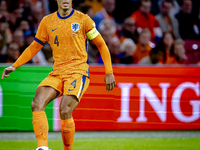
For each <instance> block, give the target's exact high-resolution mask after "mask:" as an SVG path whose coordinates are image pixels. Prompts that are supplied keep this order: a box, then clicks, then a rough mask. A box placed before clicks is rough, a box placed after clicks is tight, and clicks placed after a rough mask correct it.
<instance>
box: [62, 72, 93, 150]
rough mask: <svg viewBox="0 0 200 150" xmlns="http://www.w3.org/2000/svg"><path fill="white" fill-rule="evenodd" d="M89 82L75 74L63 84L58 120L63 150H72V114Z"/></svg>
mask: <svg viewBox="0 0 200 150" xmlns="http://www.w3.org/2000/svg"><path fill="white" fill-rule="evenodd" d="M89 81H90V80H89V78H88V77H86V76H83V75H80V74H76V75H73V77H70V78H68V80H67V81H65V82H64V94H63V95H64V96H63V98H62V100H61V103H60V118H61V124H62V138H63V144H64V150H72V145H73V139H74V132H75V124H74V120H73V117H72V112H73V111H74V109H75V108H76V106H77V105H78V103H79V101H80V99H81V97H82V95H83V93H84V92H85V91H86V89H87V88H88V86H89Z"/></svg>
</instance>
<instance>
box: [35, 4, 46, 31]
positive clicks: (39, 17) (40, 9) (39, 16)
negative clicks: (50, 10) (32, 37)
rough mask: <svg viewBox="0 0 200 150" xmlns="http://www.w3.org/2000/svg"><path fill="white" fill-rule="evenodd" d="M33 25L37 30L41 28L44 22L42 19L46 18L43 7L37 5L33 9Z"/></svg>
mask: <svg viewBox="0 0 200 150" xmlns="http://www.w3.org/2000/svg"><path fill="white" fill-rule="evenodd" d="M32 9H33V10H32V17H33V20H32V23H33V25H34V28H35V29H37V28H38V26H39V23H40V21H41V20H42V18H43V17H44V16H45V11H44V9H43V7H42V5H35V6H34V7H32Z"/></svg>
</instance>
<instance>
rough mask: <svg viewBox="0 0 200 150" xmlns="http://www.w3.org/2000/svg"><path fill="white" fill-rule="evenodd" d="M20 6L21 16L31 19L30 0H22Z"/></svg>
mask: <svg viewBox="0 0 200 150" xmlns="http://www.w3.org/2000/svg"><path fill="white" fill-rule="evenodd" d="M22 8H23V13H22V16H23V18H26V19H28V20H31V19H32V15H31V9H32V8H31V0H23V4H22Z"/></svg>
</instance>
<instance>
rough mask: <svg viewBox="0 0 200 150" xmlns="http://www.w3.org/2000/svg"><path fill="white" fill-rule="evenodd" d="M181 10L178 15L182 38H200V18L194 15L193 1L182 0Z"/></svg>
mask: <svg viewBox="0 0 200 150" xmlns="http://www.w3.org/2000/svg"><path fill="white" fill-rule="evenodd" d="M180 5H181V11H180V12H179V14H177V15H176V18H177V19H178V22H179V32H180V35H181V38H182V39H197V40H199V39H200V23H199V19H197V18H194V17H193V15H192V1H191V0H182V2H180Z"/></svg>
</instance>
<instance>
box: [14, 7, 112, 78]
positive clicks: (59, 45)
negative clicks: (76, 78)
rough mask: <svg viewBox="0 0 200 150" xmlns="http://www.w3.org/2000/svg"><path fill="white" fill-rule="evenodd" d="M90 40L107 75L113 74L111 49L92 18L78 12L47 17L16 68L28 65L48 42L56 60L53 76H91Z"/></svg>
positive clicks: (54, 14) (73, 11) (15, 64)
mask: <svg viewBox="0 0 200 150" xmlns="http://www.w3.org/2000/svg"><path fill="white" fill-rule="evenodd" d="M88 39H89V40H92V41H93V42H94V43H95V44H96V46H97V47H98V49H99V51H100V54H101V57H102V59H103V62H104V65H105V72H106V74H109V73H113V70H112V64H111V58H110V53H109V50H108V47H107V46H106V43H105V41H104V40H103V38H102V36H101V35H100V34H99V32H98V31H97V29H96V27H95V23H94V22H93V20H92V19H91V18H90V17H89V16H88V15H85V14H83V13H81V12H79V11H76V10H74V9H72V12H71V13H70V14H69V15H68V16H65V17H61V16H60V15H59V13H58V12H54V13H52V14H50V15H48V16H45V17H44V18H43V19H42V21H41V22H40V25H39V28H38V31H37V33H36V37H35V39H34V41H33V42H32V43H31V44H30V45H29V46H28V47H27V48H26V50H25V51H24V52H23V53H22V55H21V56H20V57H19V58H18V59H17V61H16V62H15V63H14V64H13V65H12V66H14V67H15V68H18V67H19V66H21V65H23V64H25V63H26V62H28V61H29V60H30V59H31V58H33V57H34V56H35V54H36V53H37V52H38V51H40V49H41V48H42V47H43V45H44V44H45V43H46V42H48V43H49V44H50V46H51V48H52V50H53V58H54V64H53V71H52V72H50V75H61V76H63V75H64V76H63V77H65V75H69V74H73V73H78V74H83V75H85V76H89V63H88V62H89V61H88V54H87V48H88Z"/></svg>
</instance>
